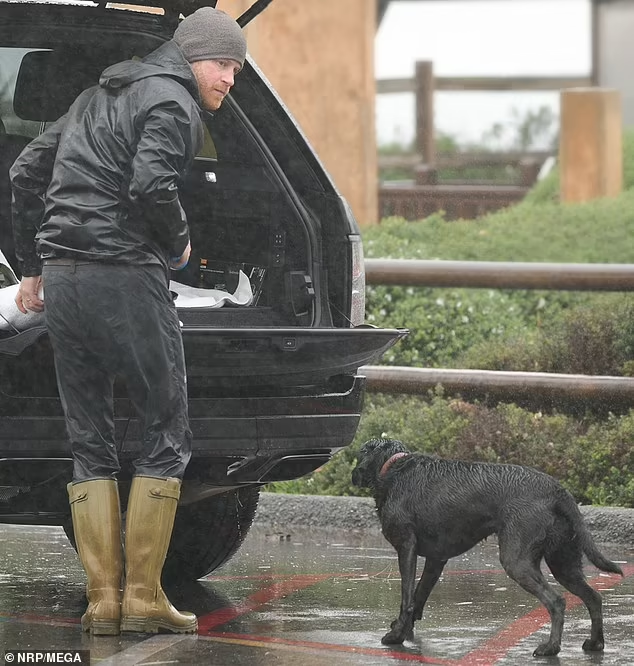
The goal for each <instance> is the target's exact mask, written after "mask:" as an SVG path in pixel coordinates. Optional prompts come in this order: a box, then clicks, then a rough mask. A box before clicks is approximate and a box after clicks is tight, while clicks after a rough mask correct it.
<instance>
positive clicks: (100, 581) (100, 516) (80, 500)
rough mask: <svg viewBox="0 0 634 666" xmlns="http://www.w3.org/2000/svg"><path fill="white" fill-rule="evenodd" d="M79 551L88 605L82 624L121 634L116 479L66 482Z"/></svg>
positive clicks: (85, 627)
mask: <svg viewBox="0 0 634 666" xmlns="http://www.w3.org/2000/svg"><path fill="white" fill-rule="evenodd" d="M67 489H68V497H69V500H70V509H71V515H72V518H73V529H74V531H75V542H76V544H77V553H78V554H79V559H80V560H81V563H82V565H83V566H84V571H85V572H86V577H87V579H88V581H87V584H86V597H87V598H88V608H87V609H86V612H85V613H84V615H83V616H82V618H81V627H82V629H83V630H84V631H88V632H90V633H91V634H94V635H96V636H116V635H117V634H119V622H120V619H121V576H122V573H123V550H122V547H121V508H120V506H119V489H118V486H117V482H116V481H115V480H114V479H91V480H90V481H82V482H80V483H75V484H73V483H69V484H68V486H67Z"/></svg>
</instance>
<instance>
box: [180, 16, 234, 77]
mask: <svg viewBox="0 0 634 666" xmlns="http://www.w3.org/2000/svg"><path fill="white" fill-rule="evenodd" d="M173 40H174V41H175V42H176V44H177V45H178V47H179V48H180V50H181V51H182V52H183V55H184V56H185V60H187V61H188V62H196V61H197V60H220V59H222V58H228V59H230V60H236V61H237V62H239V63H240V66H242V65H244V59H245V58H246V55H247V41H246V39H245V37H244V33H243V32H242V28H241V27H240V26H239V25H238V23H237V22H236V21H234V20H233V19H232V18H231V17H230V16H229V14H226V13H225V12H223V11H220V10H219V9H214V8H213V7H201V8H200V9H197V10H196V11H195V12H194V13H193V14H190V15H189V16H187V17H186V18H185V19H183V20H182V21H181V22H180V24H179V26H178V28H176V31H175V32H174V37H173Z"/></svg>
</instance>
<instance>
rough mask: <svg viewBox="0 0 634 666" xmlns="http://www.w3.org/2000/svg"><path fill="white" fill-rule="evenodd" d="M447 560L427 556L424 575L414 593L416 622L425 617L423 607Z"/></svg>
mask: <svg viewBox="0 0 634 666" xmlns="http://www.w3.org/2000/svg"><path fill="white" fill-rule="evenodd" d="M445 564H447V560H434V559H431V558H429V557H426V558H425V568H424V569H423V575H422V576H421V577H420V580H419V581H418V585H417V586H416V592H415V594H414V622H416V620H422V619H423V609H424V608H425V604H426V603H427V599H428V598H429V595H430V593H431V591H432V590H433V589H434V585H436V583H437V582H438V579H439V578H440V574H442V570H443V569H444V568H445Z"/></svg>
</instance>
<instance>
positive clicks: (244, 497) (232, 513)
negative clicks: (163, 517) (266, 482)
mask: <svg viewBox="0 0 634 666" xmlns="http://www.w3.org/2000/svg"><path fill="white" fill-rule="evenodd" d="M259 499H260V488H259V487H258V486H245V487H243V488H238V489H237V490H230V491H228V492H226V493H223V494H222V495H214V496H213V497H208V498H207V499H204V500H201V501H200V502H196V503H195V504H189V505H187V506H181V507H179V508H178V511H177V512H176V519H175V521H174V530H173V532H172V541H171V543H170V547H169V550H168V552H167V558H166V560H165V566H164V567H163V581H164V582H165V583H169V584H174V583H178V582H185V581H193V580H198V579H199V578H202V577H203V576H206V575H207V574H210V573H211V572H212V571H215V570H216V569H217V568H218V567H220V566H222V565H223V564H224V563H225V562H227V561H229V560H230V559H231V557H232V556H233V555H234V554H235V552H236V551H237V550H238V548H239V547H240V545H241V544H242V542H243V541H244V539H245V537H246V536H247V534H248V532H249V529H250V528H251V524H252V523H253V518H254V517H255V511H256V509H257V507H258V501H259Z"/></svg>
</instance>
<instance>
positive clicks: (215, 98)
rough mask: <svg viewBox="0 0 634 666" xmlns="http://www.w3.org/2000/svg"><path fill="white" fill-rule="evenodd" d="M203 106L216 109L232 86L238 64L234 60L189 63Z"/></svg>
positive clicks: (210, 109)
mask: <svg viewBox="0 0 634 666" xmlns="http://www.w3.org/2000/svg"><path fill="white" fill-rule="evenodd" d="M191 68H192V71H193V72H194V76H195V77H196V81H197V82H198V88H199V90H200V97H201V99H202V104H203V108H204V109H206V110H207V111H216V110H217V109H219V108H220V105H221V104H222V101H223V100H224V98H225V97H226V96H227V93H228V92H229V91H230V90H231V87H232V86H233V83H234V79H235V75H236V74H237V73H238V72H239V71H240V64H239V63H237V62H236V61H235V60H229V59H226V60H198V61H197V62H193V63H191Z"/></svg>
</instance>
